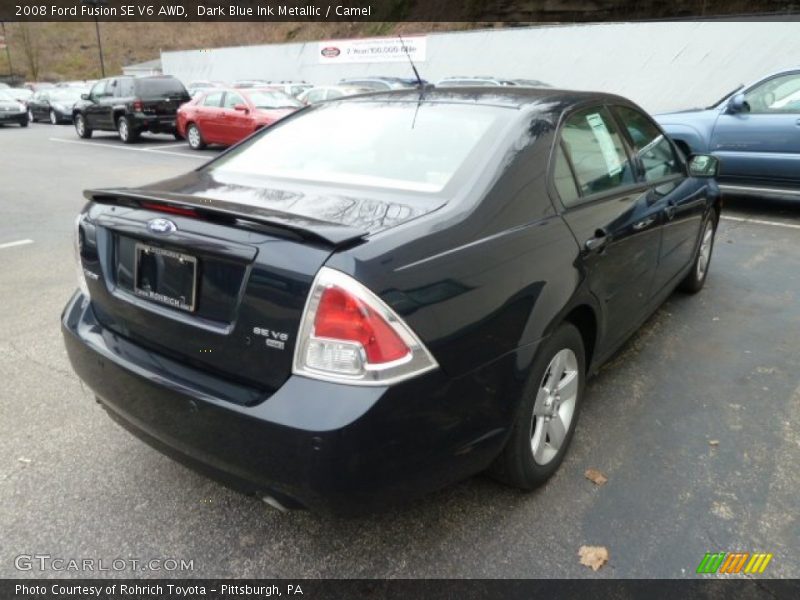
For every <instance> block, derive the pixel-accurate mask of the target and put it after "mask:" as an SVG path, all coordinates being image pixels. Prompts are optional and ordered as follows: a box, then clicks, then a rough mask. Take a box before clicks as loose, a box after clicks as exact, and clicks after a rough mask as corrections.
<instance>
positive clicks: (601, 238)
mask: <svg viewBox="0 0 800 600" xmlns="http://www.w3.org/2000/svg"><path fill="white" fill-rule="evenodd" d="M606 244H608V235H606V231H605V229H598V230H596V231H595V232H594V237H592V238H589V239H588V240H586V243H585V244H584V248H586V251H587V252H600V251H601V250H602V249H603V248H605V246H606Z"/></svg>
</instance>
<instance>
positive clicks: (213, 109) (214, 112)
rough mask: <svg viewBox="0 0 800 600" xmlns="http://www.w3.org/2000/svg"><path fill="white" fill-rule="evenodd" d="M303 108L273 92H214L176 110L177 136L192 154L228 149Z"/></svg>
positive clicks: (290, 99) (286, 97)
mask: <svg viewBox="0 0 800 600" xmlns="http://www.w3.org/2000/svg"><path fill="white" fill-rule="evenodd" d="M302 106H303V104H302V103H301V102H299V101H298V100H295V99H294V98H292V97H291V96H289V95H287V94H284V93H283V92H281V91H278V90H275V89H247V90H239V89H236V90H234V89H213V90H208V91H207V92H204V93H202V94H200V95H199V96H197V97H196V98H195V99H193V100H192V101H191V102H187V103H186V104H184V105H183V106H181V107H180V108H179V109H178V133H180V134H181V135H182V136H183V137H185V138H186V140H187V141H188V142H189V146H191V147H192V148H193V149H194V150H201V149H203V148H205V147H206V145H207V144H221V145H223V146H230V145H231V144H235V143H236V142H238V141H240V140H243V139H244V138H246V137H247V136H248V135H250V134H251V133H253V132H254V131H256V130H257V129H261V128H262V127H264V126H266V125H271V124H272V123H274V122H275V121H277V120H278V119H282V118H283V117H285V116H286V115H288V114H290V113H293V112H294V111H296V110H297V109H298V108H302Z"/></svg>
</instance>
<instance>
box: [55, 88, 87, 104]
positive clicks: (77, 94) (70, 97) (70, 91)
mask: <svg viewBox="0 0 800 600" xmlns="http://www.w3.org/2000/svg"><path fill="white" fill-rule="evenodd" d="M85 93H87V90H81V89H78V88H66V89H59V90H58V91H57V92H50V100H51V101H52V102H77V101H78V100H80V99H81V94H85Z"/></svg>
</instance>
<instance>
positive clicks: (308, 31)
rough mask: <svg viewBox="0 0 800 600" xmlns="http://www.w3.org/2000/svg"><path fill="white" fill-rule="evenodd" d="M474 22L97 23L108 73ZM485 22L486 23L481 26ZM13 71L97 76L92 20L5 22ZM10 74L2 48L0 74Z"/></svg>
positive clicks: (53, 77)
mask: <svg viewBox="0 0 800 600" xmlns="http://www.w3.org/2000/svg"><path fill="white" fill-rule="evenodd" d="M476 26H477V24H475V23H399V24H396V23H199V22H187V23H181V24H171V23H100V35H101V40H102V44H103V55H104V59H105V65H106V73H107V74H109V75H112V74H117V73H120V72H121V68H122V66H123V65H128V64H133V63H138V62H143V61H146V60H151V59H153V58H158V57H159V56H160V51H162V50H185V49H194V48H216V47H221V46H243V45H249V44H270V43H283V42H302V41H312V40H320V39H326V38H341V37H359V36H370V35H373V36H374V35H391V34H395V33H401V34H410V33H425V32H430V31H442V30H448V31H452V30H454V29H465V28H469V27H476ZM483 26H484V27H485V26H486V24H484V25H483ZM6 37H7V40H8V44H9V48H10V50H11V62H12V64H13V67H14V73H15V74H21V75H23V76H24V78H25V79H26V80H33V79H38V80H48V81H59V80H65V79H94V78H97V77H100V62H99V59H98V52H97V37H96V32H95V24H94V23H7V24H6ZM8 73H9V68H8V61H7V60H6V53H5V52H0V76H2V75H6V74H8Z"/></svg>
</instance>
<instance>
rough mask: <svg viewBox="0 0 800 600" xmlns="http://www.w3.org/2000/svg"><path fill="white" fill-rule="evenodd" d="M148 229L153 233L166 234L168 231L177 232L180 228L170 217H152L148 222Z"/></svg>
mask: <svg viewBox="0 0 800 600" xmlns="http://www.w3.org/2000/svg"><path fill="white" fill-rule="evenodd" d="M147 229H148V231H152V232H153V233H159V234H161V235H166V234H168V233H175V232H176V231H178V228H177V227H176V226H175V223H173V222H172V221H170V220H169V219H151V220H150V221H148V222H147Z"/></svg>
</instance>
